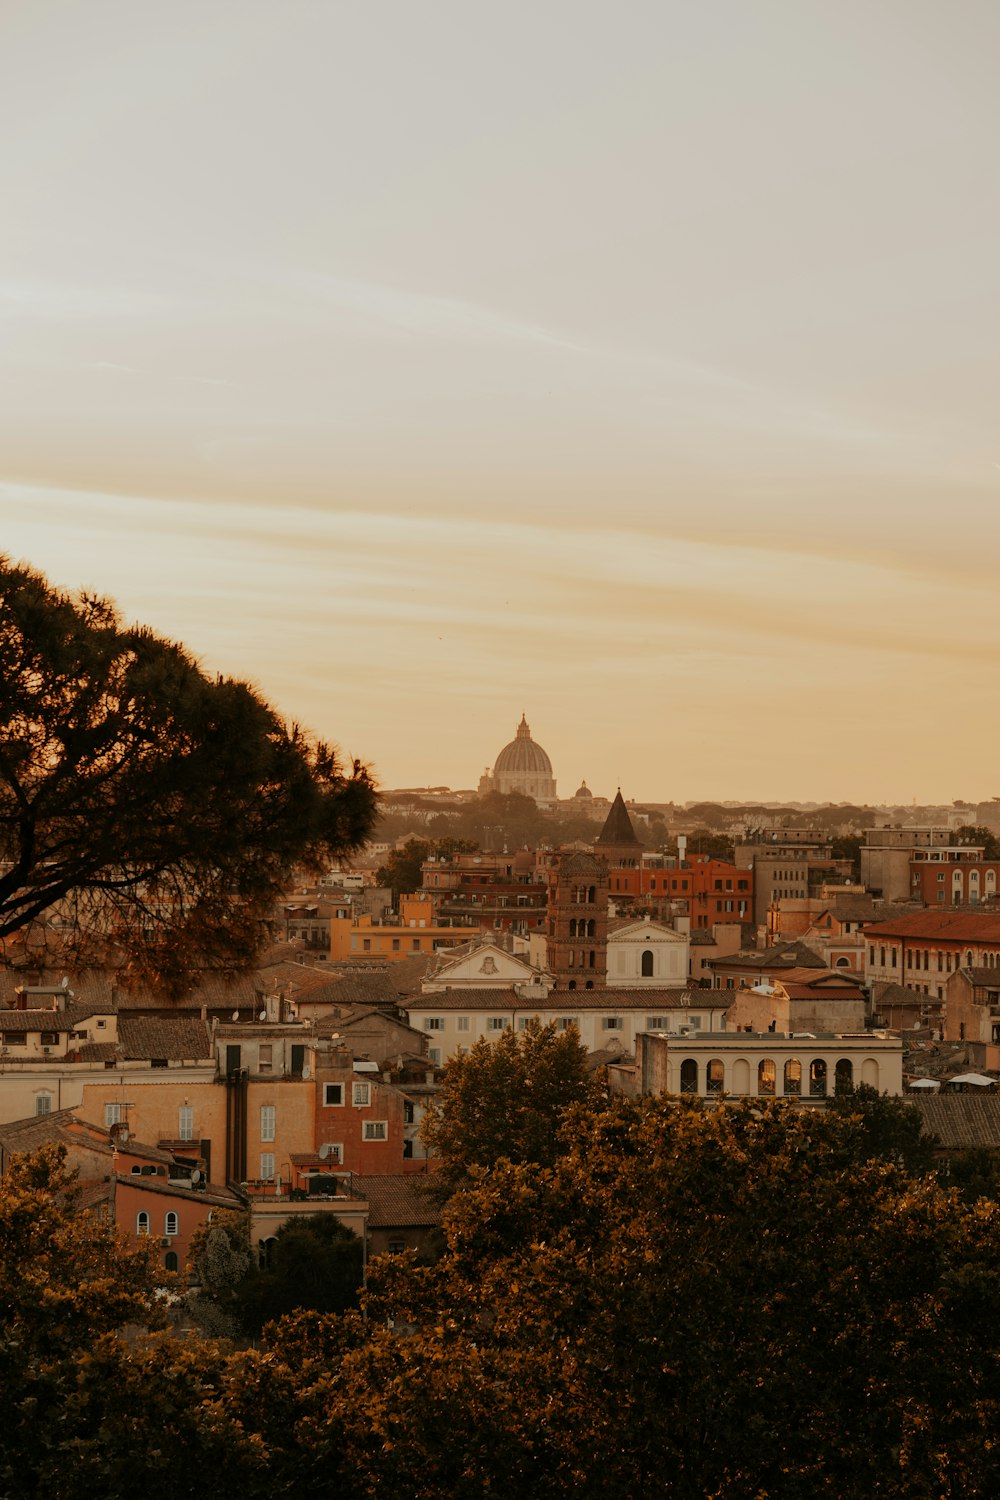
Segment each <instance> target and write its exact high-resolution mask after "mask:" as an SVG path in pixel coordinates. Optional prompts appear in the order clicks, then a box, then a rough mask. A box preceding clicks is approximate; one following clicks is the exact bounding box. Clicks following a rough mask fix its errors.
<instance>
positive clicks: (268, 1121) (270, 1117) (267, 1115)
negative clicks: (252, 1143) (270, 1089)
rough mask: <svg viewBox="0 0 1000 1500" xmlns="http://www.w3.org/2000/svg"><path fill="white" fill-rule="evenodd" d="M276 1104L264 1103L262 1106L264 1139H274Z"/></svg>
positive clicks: (261, 1136)
mask: <svg viewBox="0 0 1000 1500" xmlns="http://www.w3.org/2000/svg"><path fill="white" fill-rule="evenodd" d="M274 1115H275V1110H274V1105H273V1104H262V1105H261V1107H260V1138H261V1140H262V1141H273V1140H274Z"/></svg>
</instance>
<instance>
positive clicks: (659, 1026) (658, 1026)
mask: <svg viewBox="0 0 1000 1500" xmlns="http://www.w3.org/2000/svg"><path fill="white" fill-rule="evenodd" d="M646 1030H647V1031H666V1030H667V1017H666V1016H647V1017H646Z"/></svg>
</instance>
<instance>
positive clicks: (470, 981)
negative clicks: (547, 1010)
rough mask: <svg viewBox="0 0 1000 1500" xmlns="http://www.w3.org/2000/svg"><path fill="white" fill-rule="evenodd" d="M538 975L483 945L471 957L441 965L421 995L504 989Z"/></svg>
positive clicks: (526, 965) (493, 946)
mask: <svg viewBox="0 0 1000 1500" xmlns="http://www.w3.org/2000/svg"><path fill="white" fill-rule="evenodd" d="M538 972H539V971H538V970H537V969H536V968H534V966H533V965H532V964H529V963H528V962H527V961H526V960H525V959H523V958H516V957H515V956H514V954H513V953H508V952H506V950H505V949H503V948H498V947H497V946H496V944H495V943H483V945H482V946H481V947H479V948H474V949H473V951H472V952H471V953H464V954H462V956H461V957H460V958H455V959H452V961H451V963H445V964H442V965H441V967H440V968H439V969H438V970H437V972H436V973H435V974H433V975H432V976H431V977H430V978H428V979H427V980H425V982H424V990H425V991H428V990H430V991H433V990H443V989H474V988H476V987H478V986H482V988H483V989H508V988H509V987H510V986H511V985H512V984H528V983H530V982H531V980H532V979H533V978H534V977H535V975H536V974H537V973H538Z"/></svg>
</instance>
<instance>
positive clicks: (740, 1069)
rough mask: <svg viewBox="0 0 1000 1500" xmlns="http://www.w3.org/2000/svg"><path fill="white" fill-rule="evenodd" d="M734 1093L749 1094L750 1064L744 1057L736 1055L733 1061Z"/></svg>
mask: <svg viewBox="0 0 1000 1500" xmlns="http://www.w3.org/2000/svg"><path fill="white" fill-rule="evenodd" d="M732 1091H733V1093H734V1094H749V1092H750V1064H749V1063H748V1062H747V1060H746V1058H745V1057H738V1058H737V1059H736V1061H735V1062H734V1063H733V1089H732Z"/></svg>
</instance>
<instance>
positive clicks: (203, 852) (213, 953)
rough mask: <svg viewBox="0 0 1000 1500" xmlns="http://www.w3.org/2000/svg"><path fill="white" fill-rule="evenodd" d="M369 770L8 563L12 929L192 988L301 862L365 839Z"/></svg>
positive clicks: (0, 825)
mask: <svg viewBox="0 0 1000 1500" xmlns="http://www.w3.org/2000/svg"><path fill="white" fill-rule="evenodd" d="M374 816H375V793H374V789H373V787H372V784H371V781H370V780H369V777H368V775H367V772H366V770H365V768H364V767H363V766H362V765H360V764H359V763H358V762H355V763H354V764H353V765H352V766H351V767H349V768H348V769H347V770H346V771H345V770H344V769H343V768H342V767H341V765H340V762H339V760H338V757H337V753H336V751H335V750H333V749H332V748H330V747H329V746H327V745H324V744H319V743H313V742H311V741H310V740H308V739H307V737H306V736H305V735H304V734H303V733H302V731H301V730H299V729H298V728H297V727H292V728H288V727H286V726H285V725H284V724H283V723H282V722H281V720H280V719H279V718H278V716H277V715H276V714H275V713H274V711H273V710H272V709H271V708H269V707H268V705H267V704H266V703H264V702H263V701H262V700H261V699H260V698H259V697H258V695H257V694H256V693H255V692H254V691H253V689H252V688H250V687H249V686H248V685H247V684H246V683H243V682H236V681H232V680H230V679H226V678H209V677H207V676H206V675H205V674H204V673H203V672H202V671H201V670H200V669H199V668H198V666H197V665H196V664H195V662H194V661H193V660H192V659H191V658H190V656H188V655H187V653H186V652H185V651H184V650H183V649H182V647H180V646H178V645H175V644H173V643H171V642H170V641H166V640H162V639H161V638H159V637H158V636H156V635H154V634H153V633H152V632H151V631H149V630H146V629H143V628H141V627H137V626H128V625H125V624H123V622H122V620H121V618H120V617H119V615H118V614H117V612H116V611H115V609H114V608H113V607H112V606H111V605H110V604H109V603H108V602H107V601H105V600H103V599H97V598H93V597H91V596H89V595H85V594H82V595H79V596H75V597H74V596H71V595H69V594H67V593H64V592H62V591H61V590H59V589H56V588H53V587H52V586H50V585H49V584H48V583H47V582H46V580H45V579H44V578H43V577H42V576H41V575H40V574H38V573H36V572H33V571H32V570H31V569H29V568H26V567H20V566H13V565H11V564H9V563H6V562H4V561H3V560H0V870H2V874H0V940H5V948H6V951H7V953H8V955H10V954H11V953H14V952H16V951H23V950H24V949H25V948H27V949H29V950H30V949H31V947H32V946H33V945H36V944H38V943H39V942H40V941H42V939H43V938H44V939H47V940H48V941H49V942H51V939H52V936H53V933H54V932H55V933H56V934H58V938H59V942H60V944H61V946H62V955H61V960H60V961H63V962H65V963H67V964H68V963H71V962H74V961H75V962H80V963H87V962H95V961H102V962H106V961H107V960H108V959H109V958H110V959H111V961H112V962H114V963H115V964H116V966H118V967H121V968H127V969H128V970H129V971H130V972H131V974H132V976H133V977H136V978H142V979H146V980H158V981H160V982H162V983H166V984H167V985H168V986H169V987H171V988H175V989H180V988H183V987H184V986H185V985H186V983H188V982H189V979H190V976H191V974H192V973H193V972H194V971H197V970H198V969H200V968H203V967H215V968H219V969H223V970H231V971H232V970H237V969H240V968H246V967H247V966H248V965H249V964H250V963H252V961H253V959H254V957H255V955H256V954H257V953H258V952H259V951H260V949H261V947H262V945H263V944H264V943H265V942H266V940H267V937H268V928H267V920H268V918H269V917H270V916H271V915H272V912H273V908H274V904H275V901H276V900H277V898H278V897H279V896H280V895H281V894H282V892H283V890H284V889H285V888H286V883H287V881H288V878H289V876H290V874H291V872H292V870H293V869H294V868H295V867H296V866H298V865H311V866H314V867H317V866H319V865H320V864H321V863H322V862H324V861H326V860H328V859H329V858H330V857H332V856H336V855H339V854H343V853H346V852H349V851H350V850H352V849H355V848H357V847H358V845H359V844H360V843H362V842H363V841H364V839H365V837H366V835H367V833H368V830H369V828H370V827H371V824H372V822H373V819H374Z"/></svg>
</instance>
